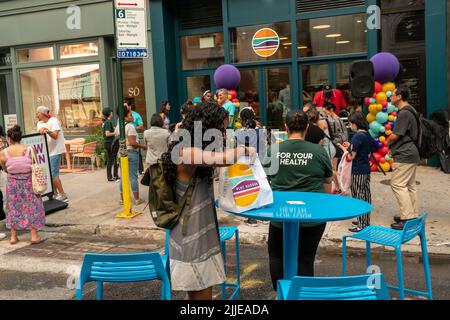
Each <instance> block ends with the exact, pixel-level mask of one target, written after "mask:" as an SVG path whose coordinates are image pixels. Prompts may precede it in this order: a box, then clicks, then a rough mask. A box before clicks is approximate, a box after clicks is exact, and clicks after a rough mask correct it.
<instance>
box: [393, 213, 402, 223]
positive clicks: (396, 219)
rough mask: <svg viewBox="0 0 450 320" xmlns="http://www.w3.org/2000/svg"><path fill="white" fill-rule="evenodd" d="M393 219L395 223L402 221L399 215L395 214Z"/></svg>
mask: <svg viewBox="0 0 450 320" xmlns="http://www.w3.org/2000/svg"><path fill="white" fill-rule="evenodd" d="M394 221H395V222H397V223H399V222H400V221H402V219H401V216H399V215H395V216H394Z"/></svg>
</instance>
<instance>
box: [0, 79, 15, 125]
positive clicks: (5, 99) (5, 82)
mask: <svg viewBox="0 0 450 320" xmlns="http://www.w3.org/2000/svg"><path fill="white" fill-rule="evenodd" d="M0 107H1V111H2V114H3V116H4V115H6V114H16V107H15V99H14V82H13V76H12V72H11V71H5V72H2V71H0Z"/></svg>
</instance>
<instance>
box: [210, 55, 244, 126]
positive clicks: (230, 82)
mask: <svg viewBox="0 0 450 320" xmlns="http://www.w3.org/2000/svg"><path fill="white" fill-rule="evenodd" d="M240 82H241V73H240V72H239V70H238V69H237V68H236V67H235V66H233V65H231V64H224V65H221V66H220V67H218V68H217V70H216V71H215V72H214V83H215V84H216V88H219V89H218V90H217V91H216V94H215V95H214V100H216V101H217V103H218V104H219V105H222V104H223V103H224V102H225V101H221V99H219V91H220V89H227V91H228V100H230V101H231V102H232V103H234V105H235V106H236V111H235V114H238V113H239V107H240V106H241V103H240V101H239V99H238V97H237V92H236V90H235V89H236V88H237V87H238V86H239V83H240ZM239 125H240V123H239V122H237V121H236V122H235V126H239Z"/></svg>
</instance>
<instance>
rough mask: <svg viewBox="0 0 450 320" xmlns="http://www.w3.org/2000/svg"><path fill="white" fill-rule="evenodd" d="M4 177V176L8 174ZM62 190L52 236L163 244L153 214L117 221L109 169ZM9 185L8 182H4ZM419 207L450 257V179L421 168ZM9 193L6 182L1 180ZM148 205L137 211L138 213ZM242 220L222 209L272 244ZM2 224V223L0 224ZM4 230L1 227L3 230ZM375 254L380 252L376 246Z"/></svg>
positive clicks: (250, 238)
mask: <svg viewBox="0 0 450 320" xmlns="http://www.w3.org/2000/svg"><path fill="white" fill-rule="evenodd" d="M3 176H4V175H3ZM61 179H62V181H63V186H64V189H65V191H66V193H67V194H68V196H69V198H70V203H69V207H68V208H67V209H66V210H62V211H59V212H56V213H53V214H51V215H48V216H47V219H46V228H45V231H47V232H48V233H47V235H48V236H51V233H52V232H64V233H68V234H69V233H70V234H72V233H73V234H81V235H82V234H104V235H110V236H121V235H122V236H124V237H131V238H141V239H142V238H144V239H149V240H161V239H163V238H164V232H163V231H162V230H161V229H159V228H157V227H156V226H155V225H154V223H153V221H152V219H151V217H150V214H149V210H148V208H147V209H146V210H145V212H144V213H143V214H141V215H139V216H137V217H135V218H133V219H130V220H126V219H115V216H116V215H117V214H118V213H120V212H121V206H120V204H119V183H117V182H107V180H106V174H105V172H104V170H97V171H86V172H82V173H71V174H63V175H62V176H61ZM389 179H390V174H389V173H388V174H387V176H383V175H382V174H378V173H377V174H372V201H373V206H374V211H373V212H372V218H371V219H372V224H374V225H383V226H389V225H390V224H391V223H392V216H393V215H394V214H396V213H397V212H398V206H397V203H396V201H395V198H394V196H393V195H392V192H391V189H390V186H389ZM2 180H4V178H3V179H2ZM417 181H418V184H419V185H418V189H419V197H420V198H419V203H420V208H421V211H422V212H428V213H429V216H428V219H427V240H428V249H429V252H430V254H436V255H439V256H440V255H450V175H445V174H444V173H442V172H441V171H439V170H438V169H435V168H430V167H419V170H418V176H417ZM2 187H3V188H4V181H2ZM147 191H148V188H147V187H144V186H142V185H141V186H140V192H141V199H143V200H145V203H146V199H147ZM145 203H144V204H141V205H140V206H138V208H135V211H139V210H141V211H142V209H143V208H144V207H145ZM244 220H245V219H243V218H241V217H237V216H234V215H230V214H227V213H224V212H221V211H220V210H219V223H220V224H221V225H234V226H238V227H239V231H240V240H241V242H242V243H248V244H262V243H265V242H266V241H267V235H268V224H266V223H262V222H259V223H258V225H257V226H248V225H246V224H245V223H244ZM350 223H351V221H340V222H333V223H328V224H327V228H326V230H325V234H324V237H323V239H322V242H321V246H322V247H325V248H326V249H327V250H328V249H330V250H336V251H337V250H339V251H340V250H341V243H342V241H341V239H342V236H343V235H344V234H348V233H349V232H348V230H347V229H348V228H349V227H351V225H350ZM0 224H1V223H0ZM3 229H4V226H3V225H0V230H3ZM348 246H349V247H350V248H355V249H359V248H361V249H364V248H365V244H364V243H363V242H358V241H352V240H349V241H348ZM403 250H404V251H405V252H411V253H412V252H418V251H420V245H419V240H418V238H417V239H415V240H413V241H411V242H410V244H408V245H406V246H405V247H404V249H403ZM375 251H376V247H375Z"/></svg>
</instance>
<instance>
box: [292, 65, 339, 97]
mask: <svg viewBox="0 0 450 320" xmlns="http://www.w3.org/2000/svg"><path fill="white" fill-rule="evenodd" d="M300 70H301V73H302V74H301V85H302V99H301V101H302V103H303V105H305V104H307V103H309V102H313V101H314V98H316V97H317V96H318V95H319V92H320V91H321V90H322V88H323V86H324V85H326V84H329V85H333V81H332V80H333V79H332V78H331V73H332V72H330V66H329V64H310V65H302V66H301V68H300ZM316 100H317V99H316Z"/></svg>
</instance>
